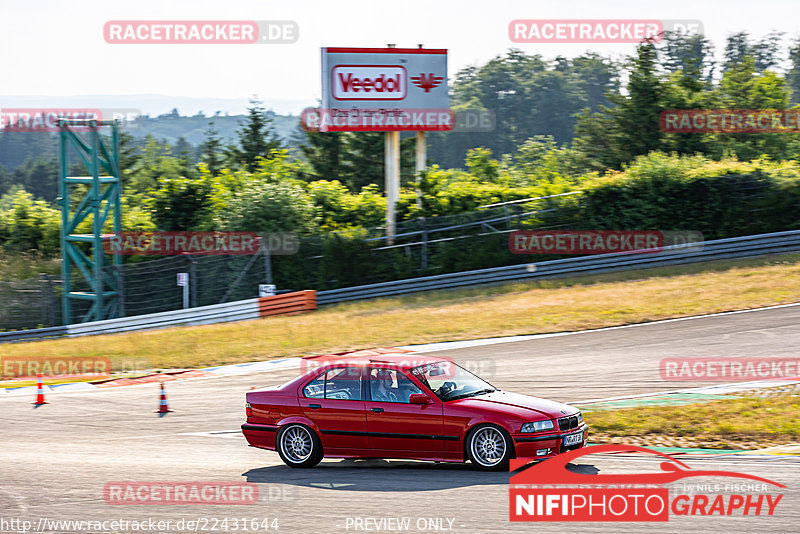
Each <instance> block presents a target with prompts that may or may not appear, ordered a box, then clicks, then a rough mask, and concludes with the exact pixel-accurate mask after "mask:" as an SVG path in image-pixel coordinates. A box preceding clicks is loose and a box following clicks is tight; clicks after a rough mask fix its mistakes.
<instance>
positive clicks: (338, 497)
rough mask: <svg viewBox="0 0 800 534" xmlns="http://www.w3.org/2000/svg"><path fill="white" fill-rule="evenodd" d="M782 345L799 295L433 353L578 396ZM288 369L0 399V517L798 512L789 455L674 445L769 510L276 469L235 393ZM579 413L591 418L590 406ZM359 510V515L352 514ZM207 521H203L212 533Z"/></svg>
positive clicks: (499, 528)
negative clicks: (153, 498)
mask: <svg viewBox="0 0 800 534" xmlns="http://www.w3.org/2000/svg"><path fill="white" fill-rule="evenodd" d="M798 346H800V306H790V307H783V308H778V309H769V310H762V311H755V312H750V313H741V314H731V315H722V316H716V317H706V318H698V319H691V320H685V321H673V322H664V323H657V324H651V325H643V326H637V327H633V328H618V329H609V330H604V331H597V332H588V333H579V334H574V335H566V336H557V337H549V338H543V339H536V340H530V341H520V342H511V343H502V344H496V345H486V346H477V347H471V348H461V349H454V350H447V351H441V354H442V355H447V356H452V357H454V358H456V360H457V361H467V362H469V363H470V365H474V366H477V367H474V368H475V369H478V370H479V372H480V369H479V367H480V368H482V369H483V371H484V372H483V374H484V376H485V377H486V378H487V379H489V381H490V382H492V383H493V384H494V385H495V386H497V387H500V388H502V389H507V390H511V391H516V392H520V393H526V394H532V395H538V396H543V397H548V398H552V399H555V400H561V401H571V402H578V401H583V400H589V399H596V398H602V397H612V396H618V395H625V394H636V393H645V392H654V391H666V390H671V389H677V388H683V387H690V386H694V385H698V386H699V385H713V384H715V383H713V382H708V383H687V382H680V383H676V382H665V381H663V380H662V379H661V377H660V375H659V371H658V363H659V361H660V360H661V359H662V358H664V357H667V356H673V357H674V356H688V357H693V356H694V357H699V356H774V357H779V356H795V354H794V350H796V347H798ZM481 366H482V367H481ZM295 374H296V371H287V370H283V371H274V372H269V373H260V374H249V375H240V376H226V377H220V378H211V379H193V380H186V381H179V382H171V383H168V384H167V394H168V397H169V402H170V407H171V408H172V409H173V410H175V411H174V413H170V414H168V415H167V416H166V417H158V416H157V415H156V414H154V413H153V411H154V410H155V408H156V407H157V401H158V387H157V386H156V385H154V384H146V385H138V386H130V387H122V388H114V389H109V390H103V391H96V392H86V393H64V394H57V395H51V396H50V397H49V398H48V400H49V401H50V402H51V404H48V405H45V406H41V407H38V408H33V407H32V406H31V404H30V403H31V401H32V400H33V399H29V398H24V397H19V396H15V397H9V398H4V399H0V407H1V408H0V420H2V427H0V428H2V432H1V433H0V450H2V459H1V460H0V466H2V475H1V476H0V520H5V521H8V520H9V519H22V520H28V521H31V522H32V525H33V528H34V530H35V529H36V528H37V526H38V525H40V524H46V523H47V521H52V520H56V519H66V520H76V521H81V520H83V521H87V520H93V521H102V520H109V519H120V518H122V519H129V520H136V521H142V520H147V519H150V518H152V519H153V520H154V521H159V520H160V521H167V520H170V521H172V526H171V527H170V528H169V529H168V530H169V531H170V532H186V531H189V530H190V529H189V528H186V526H185V525H186V523H184V524H183V526H184V528H182V529H181V528H178V527H176V526H175V525H176V523H177V522H178V521H179V520H181V519H184V521H194V520H197V519H200V520H201V522H202V521H204V520H203V518H206V520H205V521H206V522H205V523H200V525H201V526H199V527H197V531H204V530H205V531H212V530H211V527H212V526H213V525H214V523H213V520H214V519H216V520H218V521H221V520H222V519H223V518H226V517H227V518H234V517H238V518H248V519H251V518H253V519H258V520H259V521H261V520H263V519H268V520H269V521H272V519H273V518H277V520H278V526H279V528H280V531H285V532H315V533H327V532H364V531H371V532H389V531H392V530H386V529H382V530H378V525H383V526H387V525H389V523H386V522H384V523H376V522H375V521H380V520H381V519H387V518H409V523H408V524H409V530H410V531H417V530H419V529H418V527H419V526H422V527H425V528H426V530H427V531H434V532H436V531H437V530H435V529H434V528H433V527H437V528H440V529H443V530H444V531H446V532H447V531H453V532H465V533H477V532H533V531H535V530H540V531H541V530H543V529H544V530H546V531H548V532H642V531H645V530H647V531H650V532H678V531H681V532H726V533H730V532H770V533H782V532H797V531H798V525H800V497H799V496H800V489H799V488H800V458H790V457H765V456H754V457H743V456H728V457H707V456H705V457H699V456H692V457H688V458H682V461H684V462H686V463H687V464H688V465H689V466H690V467H692V468H697V469H716V470H726V471H737V472H744V473H748V474H752V475H758V476H761V477H765V478H769V479H772V480H776V481H778V482H781V483H783V484H785V485H786V486H788V489H787V490H784V492H785V493H784V496H783V500H782V501H781V502H780V504H779V506H778V507H777V509H776V512H775V515H774V516H772V517H766V516H750V517H698V516H689V517H672V518H671V519H670V522H669V523H653V524H649V523H648V524H645V523H595V524H590V523H571V524H570V523H558V524H553V523H543V524H537V523H510V522H509V521H508V515H509V497H508V488H509V486H508V477H509V475H508V474H507V473H488V474H487V473H482V472H477V471H474V470H472V469H471V468H470V467H469V465H446V464H432V463H431V464H428V463H421V462H404V461H380V460H363V461H343V460H325V461H323V463H322V464H320V465H319V466H318V467H316V468H314V469H310V470H294V469H290V468H288V467H285V466H284V465H283V463H282V462H281V461H280V459H279V458H278V455H277V454H276V453H272V452H267V451H261V450H257V449H253V448H249V447H247V446H246V442H245V441H244V439H243V438H242V437H241V435H240V434H239V432H238V428H239V425H240V424H241V423H242V422H243V420H244V393H245V392H246V391H247V390H248V389H249V388H250V387H251V386H266V385H273V384H279V383H282V382H284V381H285V380H287V379H288V378H290V377H292V376H294V375H295ZM587 422H588V423H589V425H590V427H591V417H589V416H587ZM590 439H591V438H590ZM656 467H657V466H656V464H655V463H652V462H650V461H648V460H643V459H641V458H639V457H633V456H619V455H608V456H601V455H594V456H591V457H589V458H587V459H586V460H585V461H581V462H579V463H578V464H576V465H575V466H573V467H572V469H573V470H577V471H581V472H587V473H601V474H602V473H625V472H629V473H636V472H653V471H654V470H655V469H656ZM114 481H178V482H180V481H216V482H245V481H246V482H254V483H257V484H258V485H259V495H260V502H259V503H257V504H254V505H249V506H247V505H238V506H222V505H219V506H205V505H182V506H169V505H141V506H130V505H109V504H106V502H105V501H104V498H103V488H104V486H105V484H106V483H108V482H114ZM688 482H690V483H692V484H697V483H702V482H719V481H704V480H700V479H697V480H695V479H692V480H689V481H688ZM365 518H372V519H374V520H375V521H373V522H364V521H363V520H364V519H365ZM356 519H360V520H361V522H357V521H356ZM40 520H47V521H43V522H42V523H40ZM202 525H205V527H206V528H205V529H204V528H203V526H202ZM217 525H218V526H217V529H216V531H217V532H225V531H226V530H224V529H222V528H221V527H219V524H217ZM356 525H361V529H359V530H357V529H356V528H355V526H356ZM195 526H197V525H195ZM366 526H368V527H369V528H370V530H365V527H366ZM448 528H449V529H450V530H446V529H448ZM0 530H4V531H14V529H13V528H8V527H2V528H0ZM42 530H44V531H47V532H50V531H61V532H64V531H79V530H80V529H76V528H72V529H69V528H61V529H55V528H50V529H46V528H44V529H40V530H39V531H42ZM82 531H85V532H89V530H86V529H84V530H82ZM192 531H194V529H192ZM227 531H228V532H230V531H232V530H231V529H228V530H227ZM239 531H242V529H241V528H240V529H239ZM262 531H263V530H262ZM439 531H442V530H439Z"/></svg>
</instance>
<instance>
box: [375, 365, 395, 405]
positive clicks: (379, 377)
mask: <svg viewBox="0 0 800 534" xmlns="http://www.w3.org/2000/svg"><path fill="white" fill-rule="evenodd" d="M372 400H374V401H383V402H397V395H396V394H395V393H394V392H393V391H392V373H391V372H389V371H384V370H378V371H376V372H375V380H373V381H372Z"/></svg>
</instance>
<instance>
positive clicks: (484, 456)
mask: <svg viewBox="0 0 800 534" xmlns="http://www.w3.org/2000/svg"><path fill="white" fill-rule="evenodd" d="M466 446H467V457H468V458H469V459H470V461H471V462H472V463H473V465H475V466H476V467H478V468H479V469H483V470H485V471H506V470H508V460H509V459H510V458H511V456H512V452H513V447H514V445H513V444H512V442H511V436H510V435H509V434H508V433H507V432H504V431H503V430H502V429H501V428H499V427H496V426H494V425H483V426H479V427H476V428H474V429H472V430H471V431H470V432H469V434H468V435H467V440H466Z"/></svg>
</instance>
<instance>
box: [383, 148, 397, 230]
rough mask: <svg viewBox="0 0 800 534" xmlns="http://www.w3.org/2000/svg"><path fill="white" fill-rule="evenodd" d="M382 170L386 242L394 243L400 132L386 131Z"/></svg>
mask: <svg viewBox="0 0 800 534" xmlns="http://www.w3.org/2000/svg"><path fill="white" fill-rule="evenodd" d="M385 145H386V147H385V150H384V156H385V157H384V172H385V176H386V243H387V244H388V245H391V244H392V243H394V234H395V220H396V212H395V207H396V205H397V200H398V199H399V198H400V132H386V141H385Z"/></svg>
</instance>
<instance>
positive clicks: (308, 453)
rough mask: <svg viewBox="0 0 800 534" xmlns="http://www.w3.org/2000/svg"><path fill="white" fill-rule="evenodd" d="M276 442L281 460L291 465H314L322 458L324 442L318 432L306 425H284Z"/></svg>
mask: <svg viewBox="0 0 800 534" xmlns="http://www.w3.org/2000/svg"><path fill="white" fill-rule="evenodd" d="M275 442H276V445H277V447H276V448H277V449H278V454H279V455H280V457H281V460H283V461H284V463H285V464H286V465H288V466H289V467H314V466H315V465H317V464H318V463H319V462H320V460H322V454H323V453H322V442H321V441H320V439H319V436H317V433H316V432H314V431H313V430H311V429H310V428H309V427H307V426H305V425H300V424H289V425H286V426H284V427H282V428H281V429H280V430H279V431H278V435H277V436H276V437H275Z"/></svg>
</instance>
